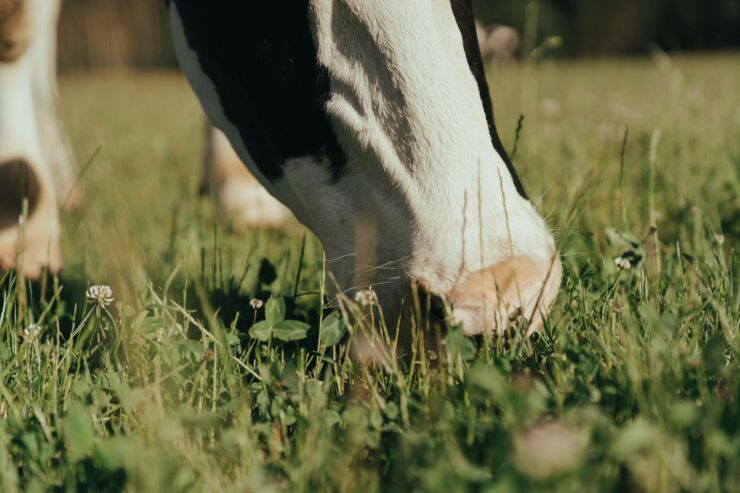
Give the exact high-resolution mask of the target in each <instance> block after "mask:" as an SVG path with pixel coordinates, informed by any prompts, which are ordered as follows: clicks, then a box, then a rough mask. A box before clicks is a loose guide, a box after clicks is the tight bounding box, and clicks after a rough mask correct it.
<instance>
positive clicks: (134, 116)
mask: <svg viewBox="0 0 740 493" xmlns="http://www.w3.org/2000/svg"><path fill="white" fill-rule="evenodd" d="M737 61H738V56H737V54H727V55H711V56H710V55H707V56H695V57H687V58H678V59H670V58H668V57H666V56H661V55H656V56H655V57H654V58H652V59H648V58H645V59H633V60H629V59H626V60H601V61H588V60H584V61H577V62H564V61H544V62H542V63H541V64H539V65H538V66H534V65H522V66H504V67H493V68H492V70H491V74H490V76H491V80H492V84H493V94H494V102H495V106H496V116H497V120H498V125H499V131H500V133H501V135H502V139H503V141H504V143H505V145H506V146H507V148H509V149H513V148H514V147H516V155H515V162H516V165H517V168H518V170H519V172H520V175H521V177H522V181H523V182H524V183H525V186H526V187H527V189H528V191H529V193H530V195H531V196H532V197H533V200H534V201H535V202H536V203H537V205H538V207H539V208H540V210H541V211H543V213H544V214H545V215H546V216H547V218H548V222H549V224H550V225H551V226H552V227H553V229H554V230H555V231H556V237H557V243H558V245H559V247H560V250H561V251H562V253H563V259H564V262H563V264H564V268H565V277H564V281H563V289H562V293H561V295H560V297H559V298H558V301H557V303H556V306H555V308H554V310H553V313H552V316H551V317H550V319H549V321H548V323H547V325H546V327H545V329H544V330H543V332H542V333H541V334H540V335H538V336H535V337H533V338H531V339H524V338H522V337H521V336H520V335H517V334H512V335H511V336H509V337H507V338H505V339H502V338H500V339H497V340H494V341H493V344H492V345H490V346H489V345H487V344H485V341H482V340H467V339H464V338H463V337H462V336H461V335H460V333H459V330H455V329H453V330H451V331H450V332H449V333H448V334H447V335H446V336H445V342H446V344H445V345H444V349H443V350H441V351H440V352H439V353H436V354H426V353H423V352H420V353H418V354H415V355H414V356H413V358H410V359H411V360H412V361H409V360H404V361H399V362H397V363H395V364H392V365H389V366H388V367H386V368H382V369H381V368H377V367H370V366H363V365H361V364H358V363H354V362H352V361H351V360H350V359H349V358H348V355H347V339H348V338H350V337H351V335H350V334H349V333H355V332H356V331H359V330H361V328H356V327H350V328H349V333H345V331H347V327H345V325H344V324H343V323H342V322H341V320H340V318H339V317H338V316H337V315H333V314H332V313H333V310H332V309H331V307H329V306H327V305H326V304H325V303H324V302H323V301H322V296H321V293H322V292H324V287H325V286H324V283H322V272H323V270H324V266H325V264H324V261H323V254H322V251H321V248H320V246H319V245H318V244H317V242H316V240H315V239H314V238H312V237H311V236H310V235H306V234H305V232H304V231H303V229H302V228H301V227H300V226H298V225H292V226H290V227H288V228H286V229H285V230H284V231H279V232H274V231H273V232H248V233H246V234H234V233H231V232H229V230H228V229H227V228H225V227H223V226H220V225H218V224H217V222H216V218H215V217H214V212H213V207H212V205H211V203H210V201H209V200H208V199H207V198H201V197H199V196H198V192H197V190H198V179H199V174H200V171H199V162H200V158H201V153H202V148H203V143H202V136H203V134H204V129H203V120H202V116H201V114H200V110H199V108H198V106H197V103H196V101H195V99H194V97H193V96H192V95H191V92H190V90H189V88H188V87H187V85H186V84H185V82H184V81H183V79H182V78H181V77H180V76H179V75H177V74H170V73H114V74H97V75H82V74H81V75H68V76H66V77H64V78H63V79H62V88H61V89H62V90H61V94H62V99H63V102H62V106H63V108H64V114H65V118H66V128H67V131H68V132H69V134H70V136H71V141H72V143H73V146H74V149H75V152H76V155H77V157H78V159H79V161H80V163H81V165H84V172H83V173H82V175H81V178H80V182H81V183H82V185H83V186H84V189H85V196H86V197H85V201H84V203H83V204H82V206H81V207H80V208H78V209H76V210H69V211H66V212H65V214H64V219H63V234H64V238H63V249H64V254H65V260H66V266H65V270H64V272H63V273H62V274H61V275H60V276H59V277H58V278H49V279H47V280H46V282H43V283H41V284H35V285H28V284H25V283H23V282H20V281H19V280H18V279H16V278H15V277H14V276H13V274H12V273H7V274H5V275H4V276H3V277H0V293H1V294H0V303H1V304H2V305H1V309H0V491H3V492H14V491H33V492H37V491H144V492H150V491H151V492H164V491H166V492H177V491H219V492H230V491H234V492H236V491H238V492H243V491H255V492H270V491H296V492H317V491H362V492H373V491H382V492H393V491H432V492H433V491H443V492H458V491H476V492H489V493H506V492H517V491H562V492H576V491H583V492H592V491H607V492H612V491H613V492H617V491H645V492H673V491H691V492H703V491H706V492H720V491H727V492H732V491H740V402H738V398H739V397H740V365H739V364H738V355H739V351H740V342H739V341H738V337H737V332H738V324H739V321H740V290H739V288H740V286H739V284H738V268H739V267H740V262H738V260H739V257H738V253H737V251H736V246H737V245H736V243H737V241H738V239H739V238H740V235H739V233H740V193H739V192H740V180H739V179H738V178H739V174H740V83H739V82H738V81H740V63H737ZM520 114H523V115H524V116H525V119H524V121H523V125H522V129H521V131H520V132H519V139H518V141H517V139H516V138H515V135H516V127H517V120H518V117H519V115H520ZM626 130H627V132H626ZM625 133H626V134H627V136H626V139H625ZM618 258H619V259H621V261H620V262H619V264H620V265H621V267H619V266H618V265H617V262H616V260H617V259H618ZM625 260H627V261H629V264H628V263H627V262H625ZM627 267H629V268H627ZM96 284H105V285H110V286H112V288H113V291H114V298H115V301H114V302H113V304H111V305H110V306H108V307H105V306H103V305H93V304H91V303H90V302H88V301H86V295H85V293H86V290H87V288H88V287H89V286H90V285H96ZM271 296H272V297H273V299H274V300H277V299H280V300H283V301H284V304H285V306H286V309H285V314H284V315H285V317H286V319H288V320H292V321H297V322H303V323H306V324H308V325H307V326H306V325H302V324H299V323H295V324H292V325H291V327H293V328H294V330H293V332H292V333H291V334H286V333H277V332H275V333H274V334H273V337H271V338H269V339H268V340H266V341H260V340H258V339H255V338H253V337H251V336H250V332H249V330H250V327H251V326H252V325H253V323H254V322H255V321H259V320H263V319H264V318H265V310H266V309H267V308H268V307H267V306H263V307H262V308H259V309H257V310H255V309H254V308H253V307H252V305H251V304H250V301H251V300H253V299H259V300H263V301H267V300H268V299H269V298H270V297H271ZM279 308H280V303H279V302H277V301H272V302H270V303H269V309H270V313H271V319H272V320H273V322H274V320H275V319H279V318H280V316H282V315H283V314H282V313H280V312H281V310H280V309H279ZM262 327H263V328H264V327H265V325H264V324H263V325H262ZM307 327H309V329H308V332H307V333H306V334H305V335H306V336H307V337H306V338H303V339H300V338H301V336H302V335H303V334H302V332H303V331H304V329H306V328H307ZM419 330H423V329H422V328H420V329H419ZM343 334H344V336H343ZM289 336H291V337H289ZM342 336H343V338H341V337H342ZM281 338H282V339H289V338H297V339H299V340H296V341H288V342H284V341H282V340H281ZM340 338H341V339H340Z"/></svg>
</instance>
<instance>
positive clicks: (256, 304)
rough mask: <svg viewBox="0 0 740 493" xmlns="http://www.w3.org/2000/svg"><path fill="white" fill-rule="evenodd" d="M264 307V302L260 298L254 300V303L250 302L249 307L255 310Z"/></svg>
mask: <svg viewBox="0 0 740 493" xmlns="http://www.w3.org/2000/svg"><path fill="white" fill-rule="evenodd" d="M262 305H263V303H262V300H260V299H258V298H253V299H252V301H250V302H249V306H251V307H252V308H253V309H255V310H259V309H260V308H262Z"/></svg>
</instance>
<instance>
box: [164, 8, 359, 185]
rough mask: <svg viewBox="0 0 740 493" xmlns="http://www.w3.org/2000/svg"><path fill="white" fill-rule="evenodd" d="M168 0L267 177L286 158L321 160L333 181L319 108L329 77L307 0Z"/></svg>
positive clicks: (340, 163) (330, 144)
mask: <svg viewBox="0 0 740 493" xmlns="http://www.w3.org/2000/svg"><path fill="white" fill-rule="evenodd" d="M172 2H174V4H175V5H176V6H177V12H178V13H179V15H180V19H181V21H182V24H183V27H184V31H185V36H186V38H187V42H188V44H189V46H190V48H191V49H192V50H193V51H195V53H196V54H197V57H198V61H199V63H200V66H201V69H202V70H203V71H204V72H205V74H206V76H208V78H209V79H210V80H211V81H212V82H213V84H214V85H215V87H216V91H217V93H218V96H219V98H220V102H221V107H222V108H223V111H224V113H225V115H226V118H228V119H229V121H230V122H231V123H233V124H234V125H235V126H236V128H237V129H238V130H239V133H240V135H241V138H242V140H243V141H244V143H245V145H246V147H247V149H248V150H249V154H250V155H251V157H252V159H254V161H255V164H256V166H257V168H259V170H260V172H261V173H262V174H263V175H264V176H265V177H266V178H267V179H269V180H271V181H274V180H276V179H278V178H280V177H281V176H282V175H283V168H282V167H283V165H284V163H285V161H286V160H288V159H291V158H299V157H306V156H313V157H314V158H316V159H317V160H319V161H322V160H323V159H324V158H328V160H329V162H330V167H331V170H330V171H331V173H332V177H333V179H334V180H338V179H339V177H340V175H341V173H342V170H343V169H344V167H345V165H346V161H347V159H346V156H345V154H344V151H343V150H342V148H341V147H340V145H339V142H338V140H337V137H336V134H335V133H334V130H333V128H332V126H331V123H330V121H329V118H328V116H327V114H326V112H325V111H324V106H325V104H326V101H327V98H328V96H329V81H328V78H327V76H326V74H325V72H324V71H323V70H322V69H321V68H320V67H319V65H318V62H317V56H316V48H315V45H314V40H313V37H312V35H311V31H310V27H309V21H308V2H307V1H306V0H260V1H251V0H207V1H206V0H167V3H168V4H170V3H172Z"/></svg>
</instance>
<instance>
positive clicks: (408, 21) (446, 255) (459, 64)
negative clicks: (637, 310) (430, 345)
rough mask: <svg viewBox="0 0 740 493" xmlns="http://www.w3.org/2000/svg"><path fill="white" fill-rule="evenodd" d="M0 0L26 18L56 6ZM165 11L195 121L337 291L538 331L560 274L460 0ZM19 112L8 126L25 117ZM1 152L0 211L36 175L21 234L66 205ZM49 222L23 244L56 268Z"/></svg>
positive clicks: (23, 159) (45, 171) (467, 327)
mask: <svg viewBox="0 0 740 493" xmlns="http://www.w3.org/2000/svg"><path fill="white" fill-rule="evenodd" d="M8 1H10V0H0V2H8ZM12 1H14V2H18V1H20V2H21V3H22V4H24V5H28V8H27V9H22V10H23V11H24V13H22V14H20V15H30V16H31V17H33V16H34V15H38V11H40V10H44V8H41V7H40V6H41V5H48V4H49V3H55V2H52V1H51V0H12ZM167 4H168V7H169V14H170V24H171V29H172V38H173V45H174V48H175V52H176V55H177V58H178V60H179V63H180V65H181V67H182V69H183V72H184V74H185V76H186V78H187V79H188V81H189V83H190V85H191V86H192V87H193V89H194V90H195V93H196V95H197V96H198V98H199V100H200V102H201V104H202V106H203V109H204V110H205V113H206V115H207V116H208V119H209V120H210V122H211V123H212V124H213V125H214V126H215V127H216V128H218V129H219V130H220V131H221V132H223V135H225V136H226V138H227V139H228V141H229V142H230V144H231V146H232V147H233V149H234V151H235V152H236V155H237V156H238V157H239V159H240V160H241V161H242V162H243V163H245V164H246V166H247V167H248V168H249V171H250V172H251V173H252V175H253V176H254V177H255V179H256V180H257V181H258V182H259V183H260V184H261V185H262V186H264V187H265V189H266V190H267V191H268V192H269V193H270V194H271V195H272V196H274V197H275V198H277V199H278V200H279V201H280V202H281V203H282V204H284V205H285V206H287V208H288V209H289V210H290V211H291V212H292V213H293V214H294V215H295V217H296V218H297V219H298V220H299V221H300V222H301V223H303V224H304V225H305V226H306V227H307V228H308V229H309V230H311V231H312V232H313V233H314V234H315V235H316V236H317V237H318V239H319V240H320V241H321V243H322V245H323V247H324V249H325V252H326V256H327V259H328V267H329V269H330V272H331V276H332V279H333V281H334V283H333V284H334V286H335V289H336V290H337V292H343V291H344V290H350V291H353V290H354V291H358V290H367V289H370V288H372V291H373V292H374V296H375V299H376V301H377V303H378V305H379V306H381V307H382V309H383V313H384V314H386V316H387V317H386V320H389V321H390V324H391V325H393V320H394V317H401V316H402V314H403V312H404V310H403V307H404V306H408V305H409V304H410V303H409V300H410V299H411V297H412V294H413V293H414V292H417V293H418V292H421V293H423V294H425V295H427V296H429V297H433V298H436V299H444V300H447V301H448V302H449V304H450V306H451V309H452V313H451V317H452V320H453V321H454V322H456V323H460V324H461V325H462V326H463V327H464V332H465V333H466V334H467V335H477V334H484V333H489V334H490V333H495V332H497V331H498V332H501V331H503V330H505V329H506V328H507V327H508V326H509V325H510V321H511V320H514V319H518V318H523V319H525V320H527V321H528V324H527V330H528V332H533V331H535V330H537V329H538V328H539V327H540V326H541V324H542V322H543V320H544V317H545V315H546V313H547V311H548V309H549V307H550V305H551V304H552V302H553V300H554V299H555V297H556V294H557V292H558V290H559V285H560V280H561V275H562V266H561V262H560V259H559V255H558V253H557V250H556V248H555V243H554V239H553V236H552V234H551V233H550V232H549V230H548V228H547V226H546V224H545V221H544V220H543V218H542V217H541V216H540V214H539V213H538V212H537V210H536V209H535V207H534V206H533V204H532V203H531V201H530V200H529V199H528V197H527V194H526V193H525V190H524V187H523V186H522V184H521V182H520V180H519V178H518V177H517V174H516V172H515V170H514V167H513V165H512V163H511V160H510V158H509V156H508V154H507V152H506V150H505V149H504V146H503V145H502V143H501V140H500V138H499V135H498V133H497V130H496V125H495V123H494V119H493V108H492V102H491V96H490V93H489V88H488V85H487V82H486V80H485V76H484V72H483V61H482V58H481V54H480V51H479V49H478V43H477V39H476V26H475V21H474V17H473V12H472V7H471V0H405V1H403V2H389V1H382V0H305V1H300V0H273V1H270V2H233V1H230V0H212V1H210V2H203V1H201V0H169V1H168V2H167ZM47 9H48V8H47ZM27 22H29V23H30V24H29V25H31V24H33V23H34V22H35V20H34V21H33V22H31V21H27ZM34 25H35V24H34ZM39 29H41V30H44V29H46V30H47V31H46V32H41V31H34V30H32V31H31V33H30V36H31V38H34V36H38V37H40V38H41V37H44V36H46V38H47V39H48V37H49V36H50V35H49V32H50V31H51V30H52V29H51V27H50V26H48V25H47V26H45V27H40V28H39ZM34 43H36V42H35V41H32V42H31V44H34ZM28 51H29V53H27V54H26V55H20V58H19V59H18V60H17V61H15V62H12V61H11V62H10V65H9V66H8V67H6V68H7V70H8V71H9V72H13V71H14V70H17V71H19V72H20V70H21V69H19V68H17V67H16V68H14V65H15V64H17V63H18V61H20V60H21V59H23V58H24V57H26V59H31V61H30V62H29V63H28V64H29V65H34V64H36V63H38V62H39V60H36V59H35V58H34V57H32V56H30V51H31V50H30V49H29V50H28ZM49 56H50V55H47V58H46V59H45V60H44V63H46V64H47V65H48V62H49ZM39 72H40V71H38V70H36V71H34V70H31V72H30V74H28V75H27V76H28V77H30V76H33V77H40V76H43V77H45V78H46V80H47V85H48V84H49V82H48V80H50V79H53V74H50V73H49V70H48V68H47V70H46V71H45V72H44V73H43V74H42V73H39ZM3 74H4V75H3V77H5V76H6V75H5V72H3ZM0 83H1V82H0ZM51 85H52V86H53V84H51ZM51 93H52V94H54V91H51ZM0 97H3V98H5V95H4V94H3V95H2V96H0ZM33 103H34V102H33V101H32V102H30V103H28V104H27V106H26V107H21V106H18V107H17V108H16V109H14V110H13V111H12V112H8V115H9V116H10V117H11V118H12V117H13V116H15V118H18V115H20V114H21V113H22V112H25V113H23V114H24V115H26V114H33V113H34V112H38V111H39V108H38V107H36V106H34V104H33ZM52 106H53V105H52ZM5 115H6V112H3V119H5V118H7V117H6V116H5ZM0 128H4V126H3V127H0ZM25 131H27V132H30V133H34V132H35V135H36V137H34V139H35V140H34V139H29V143H28V144H27V145H28V147H29V149H30V148H31V147H33V146H32V144H33V145H38V143H39V140H40V139H42V138H44V137H43V136H41V137H39V135H41V134H40V132H41V131H40V130H39V129H33V128H31V127H30V126H29V127H28V128H27V129H26V130H25ZM32 140H34V142H35V143H32V142H31V141H32ZM44 145H45V143H44ZM0 152H5V151H3V150H2V148H0ZM3 159H5V161H0V162H4V163H10V164H3V165H1V166H4V167H5V169H6V171H5V172H4V173H5V174H6V176H10V175H12V176H13V179H14V180H15V182H14V185H12V186H6V185H3V186H4V187H5V189H6V191H8V192H11V195H12V200H10V201H9V204H10V205H11V214H10V215H9V217H12V216H13V215H15V214H17V213H18V212H19V210H20V209H19V207H18V203H19V199H20V198H21V197H25V196H26V195H25V194H24V192H22V191H21V190H22V189H21V188H20V184H21V181H22V180H21V179H20V178H19V177H20V176H26V175H31V176H32V177H35V180H36V181H35V182H34V183H35V185H34V187H35V188H34V187H27V188H28V192H29V193H28V194H27V195H28V196H29V197H30V198H32V199H33V200H31V202H33V203H34V204H32V205H31V207H30V210H31V215H30V219H29V220H28V224H31V222H32V221H33V219H34V216H35V215H36V214H39V211H40V210H41V209H40V208H41V205H43V204H46V205H45V207H47V208H49V210H50V211H51V207H50V205H48V204H53V203H54V199H57V200H58V198H59V197H60V196H62V195H63V193H61V192H60V191H59V190H60V185H59V184H58V182H57V181H55V180H58V178H57V177H58V176H60V175H63V174H64V172H60V171H58V170H55V168H56V167H60V166H63V165H64V163H60V162H57V161H54V160H53V159H49V158H48V157H47V156H46V154H45V153H42V152H40V151H39V150H38V149H36V150H35V151H33V152H31V151H24V150H23V149H16V150H15V151H14V152H12V153H10V154H8V153H7V152H6V153H5V156H4V157H3ZM18 163H20V164H18ZM8 166H9V167H8ZM9 170H16V171H9ZM62 171H64V170H62ZM16 175H17V176H16ZM224 176H227V175H224ZM228 179H229V178H227V180H228ZM30 181H33V180H26V182H30ZM59 181H61V183H62V187H61V189H62V192H63V191H64V186H63V185H64V181H62V180H59ZM26 182H24V183H26ZM55 186H56V188H55ZM31 192H33V193H31ZM13 194H14V195H13ZM31 196H33V197H31ZM39 197H41V198H39ZM42 198H45V200H46V202H44V200H42ZM47 202H48V204H47ZM13 207H15V208H14V209H13ZM44 210H46V209H44ZM52 216H53V215H52V214H51V212H49V213H48V214H47V215H46V216H44V218H43V219H44V220H45V221H46V223H47V226H48V227H47V229H45V230H43V231H44V234H39V236H38V238H29V237H27V236H26V237H23V242H22V247H21V249H20V250H19V251H21V252H23V253H22V254H23V255H24V256H25V255H27V252H29V251H34V252H37V253H38V252H44V251H46V252H49V255H48V257H47V261H48V265H49V267H51V269H52V270H55V269H56V268H58V263H56V257H55V256H54V255H52V254H53V253H54V252H55V250H54V248H55V247H54V244H55V241H56V239H57V236H58V219H57V218H56V216H54V217H52ZM13 228H16V226H13ZM29 239H31V240H32V244H29ZM8 251H11V253H12V249H6V251H5V253H4V254H3V253H0V257H4V260H3V262H4V265H8V264H9V263H12V262H13V261H14V258H12V257H10V256H9V254H8V253H7V252H8ZM23 262H24V264H23V266H22V268H23V269H26V266H25V258H24V259H23ZM19 263H20V262H19ZM30 272H31V273H32V274H33V273H35V270H34V269H31V270H30Z"/></svg>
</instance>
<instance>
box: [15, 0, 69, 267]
mask: <svg viewBox="0 0 740 493" xmlns="http://www.w3.org/2000/svg"><path fill="white" fill-rule="evenodd" d="M0 3H6V5H7V4H9V2H3V0H0ZM15 4H16V5H19V6H20V9H19V10H18V11H17V13H16V15H17V16H18V17H16V18H15V19H14V20H13V22H10V23H2V22H0V29H3V30H4V32H2V33H0V36H1V37H2V38H3V40H4V42H7V41H8V40H10V41H11V43H15V42H14V41H13V39H14V38H16V37H17V39H18V41H17V43H16V44H14V47H15V48H14V50H13V53H12V56H7V57H3V61H0V270H2V269H7V268H9V267H17V268H18V269H19V272H20V273H21V274H24V275H26V276H27V277H38V276H39V275H40V274H41V272H42V270H43V269H44V268H46V267H49V268H50V269H51V270H54V271H56V270H59V268H60V267H61V255H60V252H59V217H58V212H57V202H58V200H61V199H60V195H61V194H63V193H64V192H65V191H67V190H69V187H70V186H71V183H72V178H73V176H74V175H73V172H72V168H71V165H70V158H69V154H68V152H67V147H66V145H65V142H64V138H63V136H62V132H61V129H60V126H59V121H58V115H57V108H56V75H55V72H54V71H55V65H56V60H55V56H56V53H55V40H56V19H57V16H58V9H59V2H58V1H56V0H21V1H20V2H15ZM0 10H2V9H0ZM24 202H25V206H24ZM24 212H25V214H24ZM21 216H23V217H21Z"/></svg>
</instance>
